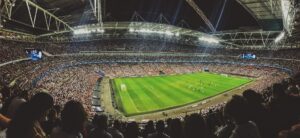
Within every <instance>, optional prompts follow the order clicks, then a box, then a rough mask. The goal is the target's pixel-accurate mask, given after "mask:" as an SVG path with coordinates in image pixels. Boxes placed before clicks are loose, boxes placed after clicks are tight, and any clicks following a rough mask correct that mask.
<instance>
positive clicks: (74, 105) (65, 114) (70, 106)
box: [61, 100, 87, 134]
mask: <svg viewBox="0 0 300 138" xmlns="http://www.w3.org/2000/svg"><path fill="white" fill-rule="evenodd" d="M86 119H87V114H86V112H85V110H84V108H83V106H82V104H81V103H80V102H77V101H73V100H72V101H69V102H67V103H66V104H65V107H64V109H63V110H62V112H61V123H62V128H63V130H64V131H65V132H67V133H72V134H78V133H79V132H80V131H82V129H83V126H84V122H85V121H86Z"/></svg>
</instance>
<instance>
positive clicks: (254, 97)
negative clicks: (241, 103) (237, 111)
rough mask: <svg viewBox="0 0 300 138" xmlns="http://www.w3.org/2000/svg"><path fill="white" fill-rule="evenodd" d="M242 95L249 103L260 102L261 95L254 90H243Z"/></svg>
mask: <svg viewBox="0 0 300 138" xmlns="http://www.w3.org/2000/svg"><path fill="white" fill-rule="evenodd" d="M243 97H244V98H245V99H246V100H247V101H248V102H250V103H262V102H263V98H262V95H261V94H259V93H257V92H255V91H254V90H251V89H248V90H245V91H244V92H243Z"/></svg>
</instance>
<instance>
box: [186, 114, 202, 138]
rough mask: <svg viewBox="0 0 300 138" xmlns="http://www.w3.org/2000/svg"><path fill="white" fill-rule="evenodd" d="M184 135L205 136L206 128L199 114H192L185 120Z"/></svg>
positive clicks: (191, 137) (189, 136)
mask: <svg viewBox="0 0 300 138" xmlns="http://www.w3.org/2000/svg"><path fill="white" fill-rule="evenodd" d="M184 132H185V136H186V137H188V138H207V137H208V129H207V125H206V122H205V120H204V118H203V117H202V116H201V115H199V114H192V115H190V116H188V117H187V118H186V120H185V127H184Z"/></svg>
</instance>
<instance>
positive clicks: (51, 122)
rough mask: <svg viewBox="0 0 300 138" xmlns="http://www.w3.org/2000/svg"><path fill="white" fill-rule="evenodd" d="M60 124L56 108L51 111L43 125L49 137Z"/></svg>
mask: <svg viewBox="0 0 300 138" xmlns="http://www.w3.org/2000/svg"><path fill="white" fill-rule="evenodd" d="M59 124H60V119H59V118H58V116H57V112H56V110H55V109H54V108H52V109H50V111H49V113H48V116H47V120H46V121H44V122H42V123H41V125H42V128H43V129H44V131H45V132H46V134H47V135H50V134H51V132H52V129H53V128H54V127H57V126H59Z"/></svg>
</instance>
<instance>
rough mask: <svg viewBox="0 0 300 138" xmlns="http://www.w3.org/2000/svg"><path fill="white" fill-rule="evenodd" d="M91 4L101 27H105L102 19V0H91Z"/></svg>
mask: <svg viewBox="0 0 300 138" xmlns="http://www.w3.org/2000/svg"><path fill="white" fill-rule="evenodd" d="M89 3H90V6H91V8H92V11H93V14H94V16H95V18H96V20H97V22H98V23H99V25H100V27H101V28H102V27H103V20H102V4H101V0H89Z"/></svg>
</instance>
